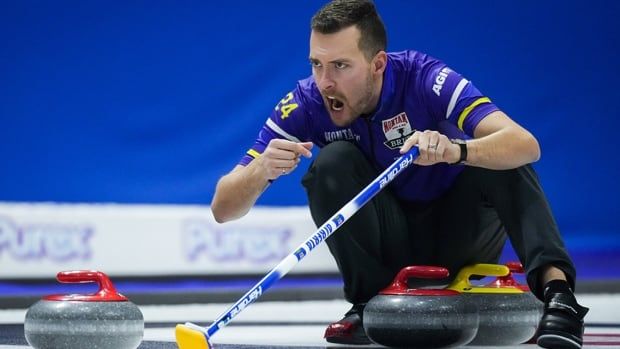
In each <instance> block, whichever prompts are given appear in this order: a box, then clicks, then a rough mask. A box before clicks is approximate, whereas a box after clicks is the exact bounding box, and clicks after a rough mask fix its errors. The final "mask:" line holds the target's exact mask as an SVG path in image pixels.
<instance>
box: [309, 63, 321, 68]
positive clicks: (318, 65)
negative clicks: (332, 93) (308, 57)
mask: <svg viewBox="0 0 620 349" xmlns="http://www.w3.org/2000/svg"><path fill="white" fill-rule="evenodd" d="M310 65H311V66H312V67H313V68H320V67H321V63H320V62H317V61H310Z"/></svg>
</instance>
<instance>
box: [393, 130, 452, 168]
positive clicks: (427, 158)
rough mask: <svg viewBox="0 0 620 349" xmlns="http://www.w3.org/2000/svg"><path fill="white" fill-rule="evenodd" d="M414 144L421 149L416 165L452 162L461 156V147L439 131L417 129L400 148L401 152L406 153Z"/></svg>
mask: <svg viewBox="0 0 620 349" xmlns="http://www.w3.org/2000/svg"><path fill="white" fill-rule="evenodd" d="M414 145H417V146H418V148H419V150H420V156H418V158H417V159H416V160H415V161H414V162H413V163H414V164H416V165H421V166H429V165H434V164H437V163H440V162H447V163H449V164H452V163H455V162H457V161H458V160H459V158H460V156H461V148H460V147H459V146H458V145H457V144H454V143H452V142H451V141H450V140H449V139H448V137H446V136H445V135H442V134H441V133H439V132H437V131H431V130H426V131H424V132H420V131H415V132H414V133H413V134H412V135H411V137H409V139H407V140H406V141H405V144H403V146H402V147H401V148H400V153H401V154H404V153H406V152H407V151H409V149H411V147H413V146H414Z"/></svg>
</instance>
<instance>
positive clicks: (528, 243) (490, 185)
mask: <svg viewBox="0 0 620 349" xmlns="http://www.w3.org/2000/svg"><path fill="white" fill-rule="evenodd" d="M408 170H411V169H407V170H405V171H408ZM378 174H379V172H378V171H377V170H376V169H374V168H373V167H372V166H371V165H370V163H369V162H368V160H367V159H366V158H365V157H364V155H363V154H362V153H361V152H360V151H359V150H358V149H357V148H356V147H355V145H353V144H351V143H348V142H334V143H331V144H329V145H327V146H326V147H324V148H323V149H322V150H321V152H320V153H319V154H318V156H317V157H316V159H315V160H314V162H313V163H312V164H311V166H310V168H309V170H308V172H307V173H306V174H305V176H304V178H303V180H302V182H303V185H304V187H305V188H306V191H307V194H308V200H309V205H310V211H311V214H312V218H313V220H314V222H315V224H316V225H317V226H320V225H322V224H323V223H324V222H325V221H326V220H327V219H328V218H330V217H331V216H332V215H333V214H334V213H335V212H336V211H338V210H339V209H340V208H341V207H342V206H344V204H346V203H347V202H348V201H349V200H351V199H352V198H353V197H354V196H355V195H357V194H358V193H359V192H360V191H361V190H362V189H363V188H364V187H365V186H366V185H368V183H370V182H371V181H372V180H374V179H375V178H376V176H378ZM506 235H508V237H509V238H510V241H511V243H512V245H513V247H514V249H515V250H516V253H517V255H518V256H519V259H520V260H521V263H523V266H524V268H525V270H526V273H527V281H528V284H529V286H530V288H531V289H532V291H533V292H534V294H535V295H536V296H537V297H538V298H542V285H540V284H539V274H540V271H541V267H543V266H546V265H550V264H551V265H554V266H556V267H558V268H560V269H561V270H563V271H564V272H565V273H566V275H567V278H568V279H569V283H570V284H571V285H572V286H573V287H574V282H575V268H574V266H573V263H572V262H571V260H570V257H569V256H568V254H567V252H566V249H565V247H564V243H563V242H562V239H561V237H560V234H559V232H558V228H557V225H556V223H555V221H554V219H553V216H552V214H551V210H550V208H549V204H548V203H547V200H546V198H545V195H544V193H543V191H542V189H541V187H540V183H539V181H538V178H537V176H536V173H535V172H534V170H533V168H532V167H531V166H529V165H528V166H523V167H520V168H517V169H514V170H502V171H494V170H487V169H483V168H478V167H466V168H465V170H464V171H463V172H462V173H461V174H460V175H459V177H458V178H457V180H456V182H455V183H454V185H453V186H452V187H451V189H450V190H449V191H448V192H447V193H446V194H444V195H443V196H442V197H440V198H439V199H437V200H435V201H432V202H427V203H408V202H403V201H401V200H399V199H398V198H396V196H395V195H394V194H393V193H392V192H391V191H390V190H389V188H388V189H384V190H383V191H382V192H380V193H379V194H378V195H377V196H375V198H374V199H373V200H371V201H370V202H369V203H368V204H366V206H364V207H363V208H362V209H361V210H360V211H359V212H357V213H356V214H355V215H354V216H353V217H352V218H351V219H350V220H349V221H347V222H346V223H345V224H344V225H343V226H342V227H340V229H339V230H338V231H336V232H335V233H334V234H333V235H332V236H330V237H329V238H328V239H327V241H326V242H327V245H328V247H329V250H330V252H331V254H332V255H333V256H334V258H335V260H336V263H337V265H338V269H339V271H340V273H341V275H342V278H343V281H344V294H345V298H346V299H347V300H348V301H349V302H351V303H354V304H356V303H364V302H367V301H368V300H369V299H370V298H372V297H373V296H374V295H376V294H377V293H378V292H379V291H380V290H381V289H383V288H384V287H386V286H387V285H388V284H389V283H390V282H391V281H392V279H393V278H394V277H395V276H396V274H397V273H398V271H400V269H402V268H403V267H405V266H409V265H437V266H443V267H446V268H448V270H449V271H450V274H451V275H452V276H455V275H456V273H457V272H458V271H459V270H460V269H461V267H463V266H465V265H468V264H474V263H496V262H497V261H498V259H499V257H500V254H501V252H502V249H503V246H504V243H505V241H506ZM444 283H445V282H444Z"/></svg>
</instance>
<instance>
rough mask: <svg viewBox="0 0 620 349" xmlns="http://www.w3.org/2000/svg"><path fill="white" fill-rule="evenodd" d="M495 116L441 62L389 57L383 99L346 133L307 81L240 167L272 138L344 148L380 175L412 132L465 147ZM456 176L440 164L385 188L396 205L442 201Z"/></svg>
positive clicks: (416, 55)
mask: <svg viewBox="0 0 620 349" xmlns="http://www.w3.org/2000/svg"><path fill="white" fill-rule="evenodd" d="M496 110H498V108H497V107H496V106H495V105H494V104H493V103H491V101H490V100H489V98H487V97H485V96H484V95H482V94H481V93H480V91H478V89H476V87H474V85H473V84H472V83H471V82H470V81H468V80H467V79H465V78H463V77H462V76H461V75H460V74H458V73H457V72H455V71H453V70H451V69H450V68H449V67H447V66H446V65H445V64H444V63H442V62H441V61H439V60H437V59H434V58H432V57H430V56H428V55H426V54H423V53H420V52H416V51H403V52H394V53H388V60H387V67H386V69H385V72H384V79H383V87H382V91H381V97H380V100H379V104H378V105H377V108H376V109H375V112H374V113H373V114H372V115H369V116H368V117H364V118H361V117H360V118H357V119H356V120H355V121H354V122H353V123H352V124H351V125H349V126H346V127H339V126H336V125H334V124H333V123H332V121H331V119H330V117H329V113H328V111H327V109H326V107H325V105H324V103H323V99H322V98H321V94H320V93H319V90H318V88H317V86H316V83H315V81H314V78H313V77H309V78H307V79H304V80H301V81H299V82H298V83H297V86H296V87H295V89H294V90H293V91H291V92H289V93H288V94H287V95H286V96H285V97H284V98H283V99H282V100H281V101H280V102H279V103H278V104H277V105H276V107H275V109H274V111H273V112H272V113H271V115H270V116H269V118H268V119H267V121H266V122H265V125H264V126H263V128H262V129H261V131H260V133H259V135H258V139H257V140H256V142H255V143H254V145H253V146H252V148H251V149H250V150H248V152H247V153H246V154H245V156H244V157H243V158H242V159H241V161H240V162H239V164H240V165H244V166H245V165H247V164H248V163H250V162H251V161H252V160H253V159H255V158H256V157H258V156H260V154H261V153H262V152H263V151H264V150H265V148H266V147H267V145H268V144H269V141H270V140H271V139H273V138H284V139H288V140H290V141H294V142H306V141H312V142H313V143H315V144H316V145H317V146H319V147H323V146H325V145H327V144H329V143H331V142H335V141H347V142H351V143H354V144H355V145H356V146H357V147H358V148H359V149H360V150H361V151H362V152H363V153H364V155H365V156H366V158H367V159H369V161H370V162H371V163H372V164H373V165H374V166H375V167H376V168H377V170H379V171H383V170H384V169H385V168H387V167H388V166H389V165H391V164H392V163H393V162H394V160H396V159H397V158H398V157H399V156H400V153H399V149H400V147H401V146H402V145H403V143H404V141H405V140H406V139H407V138H408V137H409V136H411V134H413V132H415V131H416V130H418V131H424V130H436V131H439V132H440V133H442V134H444V135H446V136H448V138H461V139H469V138H473V132H474V129H475V128H476V126H477V125H478V123H479V122H480V120H482V119H483V118H484V117H485V116H486V115H488V114H489V113H491V112H493V111H496ZM342 161H347V159H342ZM462 170H463V166H455V165H449V164H446V163H439V164H436V165H433V166H418V165H413V166H411V167H409V168H408V169H406V170H405V171H403V173H401V174H400V175H399V176H398V177H396V178H395V179H394V181H392V183H391V184H390V188H391V190H392V191H393V192H394V194H395V195H396V196H397V197H399V198H400V199H402V200H406V201H418V202H419V201H429V200H433V199H436V198H437V197H439V196H441V195H442V194H443V193H444V192H445V191H446V190H447V189H448V188H449V187H450V186H451V185H452V183H453V182H454V180H455V178H456V177H457V176H458V175H459V173H460V172H461V171H462ZM377 174H378V173H377Z"/></svg>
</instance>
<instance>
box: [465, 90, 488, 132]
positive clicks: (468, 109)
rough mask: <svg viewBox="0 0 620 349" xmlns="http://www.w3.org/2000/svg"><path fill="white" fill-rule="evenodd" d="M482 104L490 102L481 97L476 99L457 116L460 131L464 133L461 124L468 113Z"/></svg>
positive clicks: (486, 98)
mask: <svg viewBox="0 0 620 349" xmlns="http://www.w3.org/2000/svg"><path fill="white" fill-rule="evenodd" d="M482 103H491V100H490V99H489V97H481V98H478V99H476V100H475V101H474V102H473V103H472V104H470V105H469V106H468V107H467V108H465V109H463V111H462V112H461V115H459V120H458V126H459V128H460V129H461V131H464V130H463V123H464V122H465V119H466V118H467V115H469V113H471V111H472V110H474V108H475V107H477V106H479V105H480V104H482Z"/></svg>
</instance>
